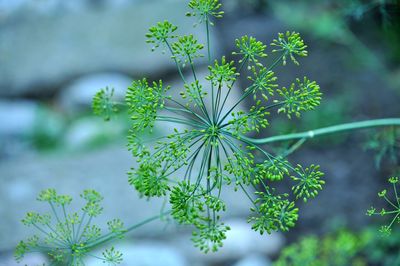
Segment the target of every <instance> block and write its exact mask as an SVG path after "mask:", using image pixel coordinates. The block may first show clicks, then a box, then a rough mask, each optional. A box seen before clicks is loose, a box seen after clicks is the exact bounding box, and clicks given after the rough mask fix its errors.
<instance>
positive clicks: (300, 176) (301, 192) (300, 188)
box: [291, 164, 325, 202]
mask: <svg viewBox="0 0 400 266" xmlns="http://www.w3.org/2000/svg"><path fill="white" fill-rule="evenodd" d="M295 172H296V173H297V176H292V177H291V178H292V179H293V180H294V181H296V182H297V184H296V185H295V186H293V187H292V190H293V193H294V194H295V195H296V199H299V198H303V200H304V202H307V200H308V199H309V198H314V197H315V196H317V195H318V192H319V190H321V189H322V185H324V184H325V181H324V180H321V177H323V176H324V174H323V173H322V172H321V171H319V165H313V164H312V165H311V166H310V167H307V168H306V169H304V168H303V167H302V166H301V165H297V167H296V168H295Z"/></svg>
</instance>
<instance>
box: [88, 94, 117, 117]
mask: <svg viewBox="0 0 400 266" xmlns="http://www.w3.org/2000/svg"><path fill="white" fill-rule="evenodd" d="M113 96H114V88H113V89H111V90H110V89H109V88H108V87H106V88H105V89H101V90H100V91H98V92H97V93H96V94H95V95H94V97H93V102H92V108H93V113H94V114H95V115H98V116H101V117H103V118H104V120H105V121H109V120H110V119H111V115H112V114H113V113H116V112H117V111H118V109H117V106H116V104H115V103H114V102H113V101H112V97H113Z"/></svg>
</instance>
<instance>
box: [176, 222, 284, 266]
mask: <svg viewBox="0 0 400 266" xmlns="http://www.w3.org/2000/svg"><path fill="white" fill-rule="evenodd" d="M225 224H226V225H229V226H230V227H231V230H229V231H228V232H227V234H226V239H225V241H224V245H223V247H222V248H220V249H219V250H218V252H215V253H209V254H204V253H201V252H200V251H199V250H198V249H197V248H195V247H194V246H193V244H192V243H191V242H190V236H189V234H188V235H184V236H181V237H179V238H177V239H176V240H175V242H174V243H176V245H178V246H179V247H180V250H183V251H184V252H185V254H189V256H190V261H204V262H205V263H209V264H218V263H222V262H226V261H233V260H238V259H241V258H243V257H245V256H247V255H248V254H253V253H256V254H260V255H266V256H272V255H276V254H277V253H278V251H279V250H280V249H281V248H282V246H283V244H284V238H283V236H282V234H280V233H275V232H274V233H272V234H271V235H268V234H264V235H260V234H259V233H258V232H255V231H253V230H252V229H251V225H250V224H248V223H247V222H246V221H245V220H242V219H232V220H227V221H225Z"/></svg>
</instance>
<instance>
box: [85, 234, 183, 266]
mask: <svg viewBox="0 0 400 266" xmlns="http://www.w3.org/2000/svg"><path fill="white" fill-rule="evenodd" d="M115 248H116V249H117V250H118V251H121V252H122V253H123V261H122V263H121V264H119V265H121V266H160V265H162V266H185V265H191V264H187V263H186V261H185V258H184V257H183V255H182V253H181V252H180V251H179V250H178V249H176V248H174V247H172V246H170V245H166V244H164V243H163V242H156V241H146V240H144V241H137V242H136V243H133V244H130V243H125V244H117V245H116V246H115ZM101 264H102V263H101V261H100V260H98V259H96V258H90V259H88V260H87V261H86V265H87V266H97V265H101Z"/></svg>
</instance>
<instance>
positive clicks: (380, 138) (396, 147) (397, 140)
mask: <svg viewBox="0 0 400 266" xmlns="http://www.w3.org/2000/svg"><path fill="white" fill-rule="evenodd" d="M364 147H365V148H366V149H369V150H373V151H375V152H376V155H375V164H376V167H377V168H378V169H379V168H380V166H381V162H382V159H384V158H387V159H389V161H390V162H391V163H393V164H394V165H398V164H399V163H400V129H399V128H396V127H388V128H384V129H382V130H380V131H378V132H377V133H375V134H374V135H372V137H371V138H370V139H369V140H368V142H367V143H366V144H365V145H364Z"/></svg>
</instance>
